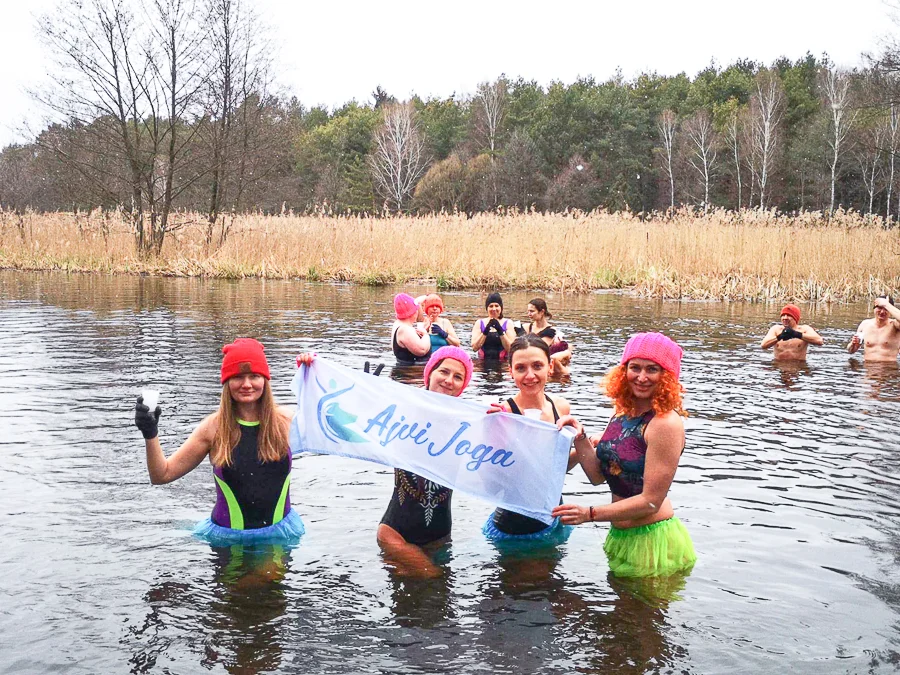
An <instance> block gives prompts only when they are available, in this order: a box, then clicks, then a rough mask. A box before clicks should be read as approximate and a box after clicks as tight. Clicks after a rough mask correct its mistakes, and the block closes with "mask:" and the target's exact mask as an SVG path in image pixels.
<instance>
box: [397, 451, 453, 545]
mask: <svg viewBox="0 0 900 675" xmlns="http://www.w3.org/2000/svg"><path fill="white" fill-rule="evenodd" d="M452 496H453V490H451V489H450V488H446V487H444V486H443V485H438V484H437V483H433V482H431V481H430V480H428V479H427V478H422V477H421V476H419V475H417V474H414V473H413V472H412V471H404V470H403V469H394V493H393V494H392V495H391V502H390V504H388V507H387V511H385V512H384V516H382V518H381V522H382V523H384V524H385V525H387V526H388V527H392V528H393V529H395V530H396V531H397V532H399V533H400V536H402V537H403V538H404V539H405V540H406V541H408V542H409V543H410V544H416V545H418V546H422V545H423V544H429V543H431V542H433V541H437V540H438V539H442V538H444V537H446V536H447V535H448V534H450V525H451V517H450V499H451V497H452Z"/></svg>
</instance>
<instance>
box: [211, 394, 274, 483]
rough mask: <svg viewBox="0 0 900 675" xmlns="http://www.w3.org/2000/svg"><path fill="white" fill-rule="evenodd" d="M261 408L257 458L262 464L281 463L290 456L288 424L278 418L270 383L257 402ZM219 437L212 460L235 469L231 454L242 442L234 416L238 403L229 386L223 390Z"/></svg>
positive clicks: (219, 414)
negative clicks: (232, 396)
mask: <svg viewBox="0 0 900 675" xmlns="http://www.w3.org/2000/svg"><path fill="white" fill-rule="evenodd" d="M257 405H258V406H259V442H258V445H257V450H256V456H257V457H259V461H261V462H277V461H278V460H280V459H283V458H284V457H285V456H286V455H287V454H288V452H289V451H290V450H289V448H288V424H287V423H286V420H285V419H284V418H282V417H281V415H279V414H278V408H277V406H276V405H275V399H274V398H273V397H272V389H271V387H270V386H269V381H268V380H266V381H265V384H264V385H263V393H262V396H260V397H259V401H257ZM217 415H218V422H217V424H216V436H215V438H214V439H213V445H212V450H210V452H209V458H210V459H211V460H212V463H213V464H214V465H215V466H231V453H232V451H233V450H234V447H235V446H236V445H237V444H238V441H239V440H240V439H241V430H240V427H239V425H238V421H237V418H236V417H235V415H234V399H232V398H231V392H230V391H229V389H228V382H225V384H224V385H223V386H222V399H221V402H220V403H219V412H218V413H217Z"/></svg>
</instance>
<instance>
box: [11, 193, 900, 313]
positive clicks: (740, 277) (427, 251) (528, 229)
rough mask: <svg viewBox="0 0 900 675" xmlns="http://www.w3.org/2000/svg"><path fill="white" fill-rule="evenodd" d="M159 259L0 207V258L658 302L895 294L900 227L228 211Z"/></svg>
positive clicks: (178, 238)
mask: <svg viewBox="0 0 900 675" xmlns="http://www.w3.org/2000/svg"><path fill="white" fill-rule="evenodd" d="M178 218H179V223H180V228H179V229H178V230H177V231H175V232H171V233H169V234H168V235H167V237H166V241H165V246H164V247H163V251H162V253H161V255H160V256H159V257H155V258H148V259H142V258H140V257H139V256H137V255H136V253H135V250H134V239H133V237H132V235H131V233H130V232H129V230H128V226H127V223H126V222H125V221H124V220H123V219H122V218H120V217H119V216H117V215H115V214H113V215H106V216H104V215H103V214H100V213H95V214H91V215H86V214H80V215H77V216H76V215H73V214H71V213H54V214H29V213H26V214H24V215H21V216H20V215H16V214H13V213H2V214H0V267H4V268H14V269H22V270H34V269H42V270H43V269H61V270H69V271H91V272H103V273H130V274H139V273H147V274H160V275H176V276H211V277H226V278H242V277H267V278H278V279H289V278H301V279H308V280H313V281H324V280H342V281H351V282H356V283H362V284H394V283H406V282H409V281H412V280H416V281H419V280H428V281H430V282H433V283H435V284H436V286H437V287H438V288H534V289H540V288H544V289H554V290H557V291H561V292H583V291H589V290H594V289H616V288H631V289H633V290H634V291H635V292H637V293H639V294H642V295H646V296H653V297H663V298H697V299H731V300H770V299H785V298H793V299H796V300H803V301H824V302H831V301H851V300H856V299H859V298H861V297H867V296H870V295H872V294H873V293H877V292H881V291H883V290H889V291H897V290H898V289H900V230H897V229H893V230H885V229H883V228H882V227H881V223H880V221H878V220H877V219H876V220H868V219H866V218H863V217H861V216H858V215H855V214H838V215H837V216H836V217H835V218H834V219H832V220H831V222H830V223H826V222H825V221H824V220H823V218H822V217H821V215H819V214H812V213H810V214H801V215H799V216H779V215H775V214H772V213H759V212H755V211H743V212H737V213H734V212H725V211H717V212H714V213H711V214H710V215H708V216H705V217H703V216H697V215H695V214H692V213H689V212H682V213H679V214H676V215H675V216H674V217H671V218H666V217H662V216H655V217H652V218H649V219H647V220H643V221H642V220H641V219H640V218H638V217H637V216H634V215H631V214H627V213H625V214H623V213H617V214H607V213H592V214H575V215H567V214H508V215H497V214H480V215H476V216H474V217H472V218H467V217H466V216H465V215H461V216H458V215H433V216H420V217H394V218H366V217H335V216H287V217H280V216H260V215H246V216H238V217H237V218H236V219H235V221H234V224H233V226H232V228H231V231H230V234H229V236H228V239H227V241H226V242H225V244H224V245H222V246H220V247H215V246H213V247H211V248H208V247H207V245H206V242H205V236H204V234H205V224H204V222H203V218H202V216H200V215H194V216H191V215H187V216H185V215H183V214H180V215H179V217H178Z"/></svg>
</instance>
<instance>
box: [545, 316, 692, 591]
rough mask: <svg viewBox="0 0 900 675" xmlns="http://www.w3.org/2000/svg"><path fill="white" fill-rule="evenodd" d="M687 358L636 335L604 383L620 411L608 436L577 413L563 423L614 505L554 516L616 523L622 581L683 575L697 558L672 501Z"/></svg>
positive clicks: (617, 570)
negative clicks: (592, 432)
mask: <svg viewBox="0 0 900 675" xmlns="http://www.w3.org/2000/svg"><path fill="white" fill-rule="evenodd" d="M681 355H682V349H681V347H679V346H678V345H677V344H676V343H675V342H674V341H672V340H671V339H669V338H668V337H666V336H665V335H663V334H662V333H638V334H637V335H634V336H633V337H632V338H631V339H630V340H629V341H628V343H627V344H626V345H625V352H624V353H623V355H622V360H621V363H620V364H619V365H618V366H616V367H614V368H613V369H612V370H610V372H609V373H608V374H607V376H606V379H605V380H604V384H605V387H606V394H607V396H609V397H610V398H611V399H612V401H613V405H614V406H615V413H614V416H613V418H612V419H611V420H610V421H609V424H608V425H607V427H606V430H605V431H604V432H603V435H602V436H601V437H600V438H599V439H590V438H588V437H587V435H586V434H585V430H584V426H583V425H582V424H581V423H580V422H579V421H578V420H576V419H575V418H574V417H572V416H571V415H567V416H565V417H563V418H561V419H560V420H559V426H560V427H563V426H566V425H568V426H571V427H573V428H574V429H575V430H576V431H577V432H578V434H577V435H576V436H575V450H576V452H577V453H578V461H579V463H580V464H581V467H582V468H583V469H584V473H585V475H587V477H588V480H590V481H591V483H592V484H593V485H597V484H598V483H602V482H604V481H606V482H607V483H609V488H610V491H611V492H612V503H610V504H605V505H594V506H580V505H578V504H563V505H561V506H558V507H556V508H555V509H553V515H554V516H558V517H559V518H560V519H561V520H562V522H563V523H566V524H568V525H580V524H581V523H586V522H594V521H601V522H609V523H610V525H611V527H610V530H609V534H608V535H607V537H606V543H605V544H604V545H603V550H604V551H605V552H606V555H607V558H608V559H609V569H610V571H611V572H612V573H613V574H614V575H615V576H619V577H651V576H668V575H672V574H676V573H683V572H687V571H689V570H690V569H691V567H693V565H694V562H695V561H696V559H697V555H696V553H695V552H694V545H693V543H692V542H691V537H690V535H689V534H688V532H687V530H686V529H685V527H684V525H682V523H681V521H680V520H678V518H676V517H675V511H674V510H673V509H672V502H671V501H670V500H669V496H668V495H669V488H670V487H671V486H672V481H673V479H674V478H675V471H676V470H677V469H678V462H679V460H680V459H681V454H682V452H684V423H683V422H682V420H681V417H682V416H684V415H686V413H685V412H684V410H683V408H682V403H681V392H682V386H681V384H680V383H679V381H678V379H679V376H680V374H681ZM595 445H596V449H595V447H594V446H595Z"/></svg>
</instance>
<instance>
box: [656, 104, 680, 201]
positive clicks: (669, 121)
mask: <svg viewBox="0 0 900 675" xmlns="http://www.w3.org/2000/svg"><path fill="white" fill-rule="evenodd" d="M677 124H678V122H677V118H676V117H675V112H674V111H672V110H663V112H662V114H661V115H660V116H659V119H657V122H656V128H657V129H658V130H659V138H660V140H661V141H662V144H663V153H664V154H665V158H664V162H665V163H664V166H663V168H664V169H665V172H666V175H667V176H668V177H669V210H670V211H674V210H675V170H674V168H673V166H672V159H673V157H674V154H675V134H676V129H677Z"/></svg>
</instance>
